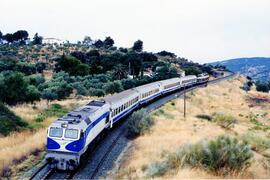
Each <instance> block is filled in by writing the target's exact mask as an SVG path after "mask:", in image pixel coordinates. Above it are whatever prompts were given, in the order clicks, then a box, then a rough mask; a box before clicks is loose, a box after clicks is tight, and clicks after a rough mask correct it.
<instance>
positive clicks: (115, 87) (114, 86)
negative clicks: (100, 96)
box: [102, 81, 124, 94]
mask: <svg viewBox="0 0 270 180" xmlns="http://www.w3.org/2000/svg"><path fill="white" fill-rule="evenodd" d="M102 89H104V91H105V92H106V93H107V94H113V93H118V92H121V91H123V90H124V89H123V86H122V84H121V81H114V82H109V83H106V84H105V85H104V86H103V87H102Z"/></svg>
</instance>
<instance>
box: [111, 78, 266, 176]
mask: <svg viewBox="0 0 270 180" xmlns="http://www.w3.org/2000/svg"><path fill="white" fill-rule="evenodd" d="M244 81H245V79H244V78H242V77H237V78H236V79H234V80H229V81H226V82H222V83H219V84H215V85H209V86H208V87H206V88H201V89H198V90H196V91H194V92H190V93H188V95H187V117H186V119H184V118H183V99H177V100H174V101H172V102H169V103H167V104H166V105H164V106H163V107H161V108H160V109H158V110H156V111H154V112H153V113H151V116H152V117H153V118H154V121H155V125H154V126H153V127H152V128H151V130H150V132H148V133H146V134H144V135H142V136H139V137H138V138H136V139H135V140H134V141H133V143H132V145H131V147H130V148H129V149H128V151H127V152H126V153H125V155H124V157H123V159H122V161H121V163H120V168H119V171H118V172H117V173H116V174H113V175H110V176H109V177H110V178H111V177H114V178H120V179H121V178H145V177H147V168H148V167H149V165H151V164H153V163H155V162H158V163H159V164H156V166H155V167H156V169H153V168H152V169H150V170H152V171H155V173H156V174H160V175H159V176H158V177H162V178H176V179H178V178H198V177H199V178H224V177H226V178H270V171H269V169H270V158H269V157H270V141H269V136H270V134H269V133H270V113H269V112H270V104H269V102H270V96H269V95H268V94H263V93H258V92H255V91H251V92H249V93H246V92H245V91H243V90H242V89H240V87H241V86H242V84H243V83H244ZM220 135H229V136H230V137H232V138H236V139H238V141H239V142H243V141H245V142H247V143H248V144H247V147H248V146H249V147H251V152H252V154H253V157H252V159H251V161H250V162H251V164H250V166H247V169H246V170H244V171H240V172H236V171H235V172H229V173H228V174H226V175H224V174H222V173H212V171H211V170H210V171H207V170H206V169H204V168H200V167H195V168H192V167H190V166H185V167H177V166H176V168H174V169H172V170H167V169H166V168H165V166H164V163H163V164H162V161H163V160H164V157H165V156H166V155H168V154H171V155H173V153H175V152H177V151H176V150H177V149H178V148H179V147H180V146H182V145H184V144H187V143H188V144H195V143H198V142H201V141H202V140H210V139H215V138H216V137H218V136H220ZM172 157H174V156H171V158H172ZM177 161H178V160H177V159H175V160H174V161H173V159H170V162H171V163H174V164H177V163H180V162H177ZM165 170H166V171H165Z"/></svg>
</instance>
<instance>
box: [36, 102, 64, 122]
mask: <svg viewBox="0 0 270 180" xmlns="http://www.w3.org/2000/svg"><path fill="white" fill-rule="evenodd" d="M67 112H68V109H65V108H63V107H62V106H61V105H59V104H52V105H51V106H50V108H48V109H46V110H45V111H44V112H42V113H40V114H39V115H38V116H37V117H36V118H35V121H36V122H42V121H44V120H45V119H46V118H47V117H52V116H56V117H61V116H63V115H65V114H66V113H67Z"/></svg>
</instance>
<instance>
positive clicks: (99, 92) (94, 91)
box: [89, 88, 105, 97]
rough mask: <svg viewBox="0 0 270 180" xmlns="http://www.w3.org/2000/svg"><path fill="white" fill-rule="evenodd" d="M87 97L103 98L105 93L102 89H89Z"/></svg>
mask: <svg viewBox="0 0 270 180" xmlns="http://www.w3.org/2000/svg"><path fill="white" fill-rule="evenodd" d="M89 95H90V96H97V97H102V96H105V92H104V91H103V90H102V89H94V88H90V89H89Z"/></svg>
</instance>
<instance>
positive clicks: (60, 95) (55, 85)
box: [41, 81, 73, 100]
mask: <svg viewBox="0 0 270 180" xmlns="http://www.w3.org/2000/svg"><path fill="white" fill-rule="evenodd" d="M46 86H47V88H45V89H44V90H43V91H42V93H41V95H42V98H44V99H48V100H54V99H59V100H60V99H64V98H66V97H68V96H69V95H70V94H71V93H72V90H73V88H72V87H71V85H69V83H67V82H66V81H51V82H48V84H47V85H45V87H46Z"/></svg>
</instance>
